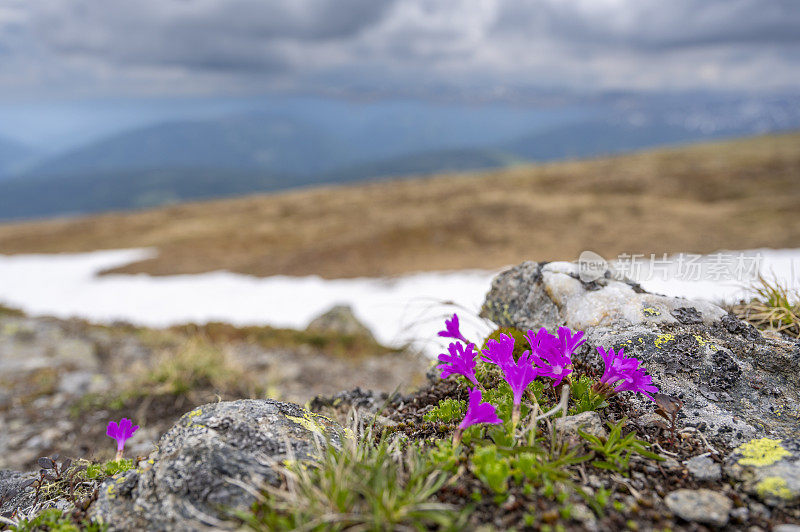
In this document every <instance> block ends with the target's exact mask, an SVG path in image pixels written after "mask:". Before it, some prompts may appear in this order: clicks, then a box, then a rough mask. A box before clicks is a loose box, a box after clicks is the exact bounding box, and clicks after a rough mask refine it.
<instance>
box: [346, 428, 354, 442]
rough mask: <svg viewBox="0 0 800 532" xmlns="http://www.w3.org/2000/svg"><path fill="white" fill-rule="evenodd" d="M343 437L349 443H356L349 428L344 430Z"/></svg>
mask: <svg viewBox="0 0 800 532" xmlns="http://www.w3.org/2000/svg"><path fill="white" fill-rule="evenodd" d="M344 437H345V438H347V439H348V440H350V441H356V435H355V433H354V432H353V430H352V429H350V428H349V427H345V428H344Z"/></svg>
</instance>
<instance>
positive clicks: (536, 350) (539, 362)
mask: <svg viewBox="0 0 800 532" xmlns="http://www.w3.org/2000/svg"><path fill="white" fill-rule="evenodd" d="M526 336H527V337H528V342H529V343H530V344H531V350H532V351H531V356H532V358H533V361H534V362H535V364H536V367H537V370H538V372H539V375H540V376H542V377H550V378H551V379H553V386H558V385H559V384H561V381H562V380H564V378H565V377H566V376H567V375H569V374H570V373H572V353H573V352H574V351H575V349H577V348H578V347H579V346H580V345H581V344H583V342H584V341H585V340H584V341H581V337H582V336H583V333H582V332H578V333H576V334H574V335H572V334H571V331H570V330H569V329H568V328H566V327H560V328H559V329H558V338H556V337H555V336H553V335H552V334H550V333H548V332H547V330H546V329H545V328H544V327H543V328H541V329H539V331H538V332H537V333H535V334H534V332H533V331H528V333H527V334H526Z"/></svg>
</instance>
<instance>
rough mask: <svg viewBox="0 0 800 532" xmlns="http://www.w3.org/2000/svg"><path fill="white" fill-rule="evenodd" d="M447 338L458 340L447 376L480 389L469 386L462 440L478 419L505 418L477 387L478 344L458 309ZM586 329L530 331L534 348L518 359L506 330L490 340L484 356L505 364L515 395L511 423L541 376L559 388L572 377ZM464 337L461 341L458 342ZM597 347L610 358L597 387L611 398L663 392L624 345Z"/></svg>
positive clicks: (443, 370)
mask: <svg viewBox="0 0 800 532" xmlns="http://www.w3.org/2000/svg"><path fill="white" fill-rule="evenodd" d="M439 336H441V337H443V338H451V339H453V340H456V341H455V342H452V343H450V345H449V346H448V348H447V350H448V353H442V354H440V355H439V361H440V362H441V364H439V366H437V368H438V369H439V371H440V375H441V377H442V378H443V379H446V378H447V377H449V376H451V375H461V376H463V377H464V378H466V379H467V380H468V381H469V382H471V383H472V384H474V385H475V386H476V388H470V392H469V405H468V408H467V414H466V416H465V417H464V421H462V422H461V424H460V425H459V427H458V430H457V431H456V438H455V439H454V442H456V443H457V442H458V441H460V440H461V434H462V432H463V431H464V429H466V428H467V427H469V426H470V425H475V424H478V423H492V424H496V423H501V422H502V420H500V419H499V418H498V417H497V412H496V410H495V407H494V406H492V405H491V404H489V403H483V402H481V400H482V395H481V392H480V390H479V389H478V388H481V389H483V386H482V385H481V383H480V382H479V381H478V379H477V377H476V374H475V368H476V366H477V361H476V359H475V357H476V355H477V349H476V347H475V344H473V343H471V342H469V341H468V340H467V339H466V338H465V337H464V335H463V334H461V331H460V330H459V321H458V316H457V315H456V314H453V317H452V318H451V319H449V320H445V329H444V330H443V331H440V332H439ZM583 336H584V333H583V332H582V331H577V332H572V331H571V330H570V329H569V328H567V327H560V328H559V329H558V332H557V334H556V335H554V334H551V333H549V332H547V330H546V329H545V328H541V329H539V330H538V331H536V332H534V331H527V333H526V334H525V338H526V339H527V341H528V345H529V346H530V350H526V351H524V352H523V353H522V354H521V355H520V356H519V357H517V358H516V359H515V358H514V347H515V340H514V338H512V337H511V336H508V335H506V334H500V335H499V338H498V339H497V340H494V339H492V340H488V341H487V342H486V347H485V348H484V349H483V350H481V357H480V360H481V361H482V362H484V363H486V364H493V365H495V366H497V367H498V368H500V371H501V372H502V374H503V378H504V379H505V381H506V382H507V383H508V385H509V387H510V388H511V391H512V394H513V410H512V426H514V427H515V426H516V425H517V423H518V422H519V417H520V409H521V403H522V398H523V395H524V394H525V391H526V390H527V388H528V386H529V385H530V384H531V383H532V382H533V381H534V380H535V379H537V378H539V377H546V378H548V379H550V380H551V381H552V385H553V386H554V387H556V386H560V385H562V384H563V383H564V382H565V381H566V382H567V383H569V382H570V374H571V373H572V371H573V366H572V356H573V354H575V352H576V351H577V350H578V348H580V347H581V346H582V345H583V344H584V343H586V340H585V339H584V337H583ZM459 342H462V343H463V345H462V343H459ZM597 351H598V352H599V353H600V356H601V357H602V359H603V362H604V363H605V371H604V372H603V376H602V377H601V378H600V382H598V383H597V384H596V385H595V387H594V389H595V391H596V392H597V393H600V394H603V395H605V396H606V397H608V396H611V395H613V394H616V393H619V392H623V391H633V392H640V393H642V394H644V395H645V396H646V397H648V398H649V399H651V400H653V396H652V395H651V393H654V392H658V388H656V387H655V386H654V385H653V384H652V377H650V376H649V375H648V374H647V373H646V371H645V369H644V368H642V367H640V362H639V360H638V359H636V358H634V357H626V356H625V355H624V351H623V350H622V349H620V350H619V352H618V353H615V352H614V350H613V349H609V350H606V349H605V348H604V347H598V348H597Z"/></svg>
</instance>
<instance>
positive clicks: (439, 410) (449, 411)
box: [422, 397, 467, 423]
mask: <svg viewBox="0 0 800 532" xmlns="http://www.w3.org/2000/svg"><path fill="white" fill-rule="evenodd" d="M466 412H467V403H466V402H465V401H459V400H457V399H453V398H451V397H447V398H445V399H442V400H441V401H439V404H438V405H436V406H435V407H434V408H433V410H431V411H430V412H426V413H425V415H424V416H422V419H424V420H425V421H427V422H428V423H436V422H439V423H453V422H455V421H458V420H460V419H461V418H463V417H464V414H466Z"/></svg>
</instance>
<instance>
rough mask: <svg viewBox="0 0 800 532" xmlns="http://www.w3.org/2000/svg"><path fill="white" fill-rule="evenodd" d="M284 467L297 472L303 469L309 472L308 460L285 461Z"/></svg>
mask: <svg viewBox="0 0 800 532" xmlns="http://www.w3.org/2000/svg"><path fill="white" fill-rule="evenodd" d="M283 467H285V468H287V469H294V470H295V471H296V470H298V469H302V470H303V471H307V470H308V460H284V461H283Z"/></svg>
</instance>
